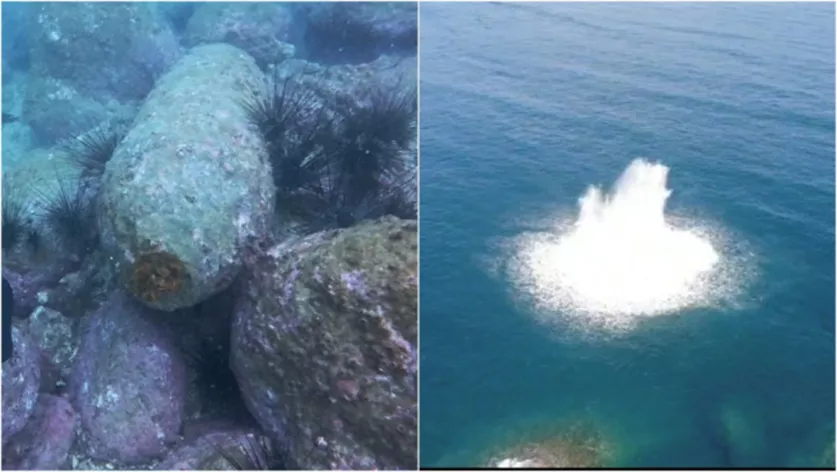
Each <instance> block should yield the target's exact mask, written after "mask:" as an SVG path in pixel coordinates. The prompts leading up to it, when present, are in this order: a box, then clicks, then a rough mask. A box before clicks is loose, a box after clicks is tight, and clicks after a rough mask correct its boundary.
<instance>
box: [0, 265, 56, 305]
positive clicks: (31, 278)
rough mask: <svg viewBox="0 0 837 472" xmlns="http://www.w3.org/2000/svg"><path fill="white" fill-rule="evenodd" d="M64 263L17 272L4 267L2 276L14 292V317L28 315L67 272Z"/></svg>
mask: <svg viewBox="0 0 837 472" xmlns="http://www.w3.org/2000/svg"><path fill="white" fill-rule="evenodd" d="M68 272H69V270H68V267H67V266H66V265H65V264H55V265H50V266H43V267H37V268H34V269H33V270H29V271H26V272H17V271H15V270H12V269H9V268H6V267H4V268H3V277H5V278H6V280H8V281H9V285H11V286H12V292H13V293H14V294H15V310H14V313H13V314H12V316H14V317H15V318H26V317H28V316H29V315H30V314H31V313H32V312H33V311H35V309H36V308H38V306H39V305H41V304H42V301H43V300H44V298H43V296H44V294H45V293H47V292H48V291H49V290H51V289H52V288H54V287H55V286H56V285H58V283H59V281H60V280H61V278H62V277H63V276H64V274H66V273H68Z"/></svg>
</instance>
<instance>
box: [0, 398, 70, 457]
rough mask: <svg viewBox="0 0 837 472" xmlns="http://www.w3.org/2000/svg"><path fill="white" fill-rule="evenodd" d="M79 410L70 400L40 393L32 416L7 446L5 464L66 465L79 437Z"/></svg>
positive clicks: (4, 455) (4, 450)
mask: <svg viewBox="0 0 837 472" xmlns="http://www.w3.org/2000/svg"><path fill="white" fill-rule="evenodd" d="M75 427H76V413H75V411H74V410H73V407H72V405H70V402H69V401H67V400H66V399H65V398H62V397H57V396H54V395H40V396H39V397H38V402H37V404H36V406H35V411H34V413H33V414H32V418H31V419H30V420H29V422H28V423H27V424H26V427H24V428H23V429H22V430H21V431H20V432H19V433H18V434H16V435H14V436H13V437H12V438H11V440H10V441H9V443H8V444H6V445H5V446H4V447H3V468H4V469H9V468H11V469H24V470H49V469H63V468H65V467H66V465H67V456H68V453H69V451H70V447H71V446H72V445H73V440H74V439H75Z"/></svg>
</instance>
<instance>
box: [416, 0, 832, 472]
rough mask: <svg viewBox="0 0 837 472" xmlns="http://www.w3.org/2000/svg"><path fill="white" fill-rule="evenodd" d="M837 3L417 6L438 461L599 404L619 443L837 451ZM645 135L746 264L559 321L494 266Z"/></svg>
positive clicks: (815, 455)
mask: <svg viewBox="0 0 837 472" xmlns="http://www.w3.org/2000/svg"><path fill="white" fill-rule="evenodd" d="M834 21H835V18H834V6H833V4H825V3H820V4H801V3H787V4H752V3H740V4H715V3H693V4H579V3H573V4H494V3H491V4H488V3H482V4H438V3H423V4H422V5H421V39H420V41H421V51H420V53H421V233H420V234H421V462H422V465H423V466H434V465H437V466H438V465H445V466H453V465H474V463H475V461H478V460H480V458H482V456H483V455H484V454H486V453H487V451H492V450H496V449H497V448H502V447H503V445H505V444H510V441H511V442H513V441H514V438H515V436H517V435H519V434H521V432H526V433H532V432H533V431H535V432H537V431H538V430H549V429H550V428H554V427H555V425H558V424H562V422H563V421H567V420H572V419H573V418H579V417H585V418H588V419H589V418H593V419H594V421H595V424H597V425H598V427H599V428H600V429H601V431H603V433H604V434H605V436H607V437H608V438H610V441H612V443H613V444H615V450H616V452H615V453H614V455H613V456H612V457H613V459H612V460H613V461H615V464H613V465H624V466H710V467H711V466H716V467H721V466H759V465H770V466H786V465H797V466H801V465H808V466H815V465H821V464H823V461H826V462H827V460H826V459H825V457H826V455H827V454H828V452H827V451H828V450H829V449H830V448H831V451H832V456H831V457H832V459H831V460H832V461H833V448H832V446H829V442H831V443H832V445H833V440H834V436H833V434H834V413H835V412H834V403H835V402H834V385H835V378H834V371H835V369H834V367H835V366H834V353H835V351H834V317H835V304H834V300H835V291H834V287H835V278H834V264H835V259H834V246H835V242H834V214H835V210H834V158H835V149H834V125H835V122H834ZM641 156H642V157H647V158H649V159H652V160H659V161H661V162H662V163H664V164H665V165H666V166H668V167H669V168H670V169H671V171H670V174H669V188H671V189H673V191H674V193H673V195H672V196H671V198H670V199H669V201H668V204H669V209H670V210H671V212H672V213H674V214H677V213H680V214H685V215H690V217H692V218H695V219H697V220H699V221H701V222H707V223H706V224H708V225H710V226H712V227H715V228H718V229H719V230H720V231H721V232H723V233H724V234H726V235H727V237H728V239H729V240H730V242H729V243H730V245H731V246H734V247H737V248H739V249H738V250H739V251H742V252H745V253H747V254H748V257H747V258H746V266H747V267H742V268H741V271H742V272H746V273H747V274H750V278H749V279H748V283H746V284H745V283H744V282H741V284H742V285H741V293H740V294H739V295H738V296H737V298H736V303H731V304H722V305H717V306H710V307H703V308H695V309H684V310H682V312H679V313H676V314H672V315H669V316H658V317H652V318H649V319H648V320H647V321H646V322H644V323H642V324H641V325H639V326H637V327H636V328H635V329H634V330H632V331H630V332H628V333H623V334H621V335H619V336H598V337H597V336H595V335H592V336H591V335H589V334H588V335H585V336H581V335H578V336H577V337H574V336H573V335H572V332H571V331H570V330H569V329H568V330H567V331H566V332H564V333H562V334H563V335H560V336H556V335H555V334H556V333H555V329H554V328H553V329H552V330H550V329H547V328H546V327H545V326H544V325H543V324H541V323H539V322H538V321H537V320H536V319H537V316H534V315H535V311H536V310H538V308H536V307H535V306H533V305H531V304H529V303H526V301H525V300H521V299H520V297H518V296H517V294H516V292H515V287H514V284H513V283H512V281H511V280H510V276H509V274H508V273H507V272H504V271H503V270H499V271H492V270H490V269H491V267H492V266H497V265H499V266H502V264H503V262H505V261H506V260H507V259H508V257H509V253H508V250H507V249H505V246H504V242H505V241H513V240H515V238H517V237H519V236H520V235H521V234H525V233H526V232H527V231H531V230H532V228H533V227H537V226H538V225H539V224H541V223H539V222H542V221H544V220H548V219H549V218H551V217H553V215H557V214H562V213H567V214H571V213H572V212H574V211H575V208H576V204H577V200H578V198H579V196H580V195H581V194H582V193H583V192H584V190H585V188H586V187H587V186H588V185H590V184H606V185H610V184H611V183H612V182H613V181H614V180H615V179H616V178H617V177H618V176H619V175H620V173H621V172H622V171H623V170H624V168H625V167H626V166H627V165H628V163H629V162H631V160H633V159H634V158H637V157H641ZM726 262H729V261H726ZM741 264H745V263H744V262H741ZM557 330H558V331H561V327H560V325H559V326H558V327H557ZM724 418H727V420H726V421H725V420H724ZM730 418H733V420H730ZM725 425H726V426H725ZM731 425H732V426H731ZM730 431H732V432H730ZM832 464H833V462H832Z"/></svg>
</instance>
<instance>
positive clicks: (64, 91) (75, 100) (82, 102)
mask: <svg viewBox="0 0 837 472" xmlns="http://www.w3.org/2000/svg"><path fill="white" fill-rule="evenodd" d="M30 77H31V78H30V84H29V86H28V87H27V89H26V97H25V99H24V105H23V120H24V121H25V122H26V124H27V125H28V126H30V127H31V129H32V132H33V134H34V136H35V140H36V141H37V142H38V143H40V144H44V145H52V144H54V143H57V142H59V141H61V140H63V139H66V138H70V137H75V136H76V135H78V134H80V133H83V132H85V131H87V130H88V128H89V124H90V123H99V122H101V121H103V120H109V119H114V120H119V121H128V120H129V119H130V118H132V117H133V116H134V114H136V110H137V105H136V103H137V102H124V103H123V102H119V101H116V100H111V99H107V98H103V97H98V96H95V95H91V94H90V93H85V92H83V91H81V90H78V89H77V88H76V87H75V86H74V85H73V84H72V83H70V82H67V81H66V80H62V79H58V78H55V77H50V76H37V75H34V74H33V75H31V76H30Z"/></svg>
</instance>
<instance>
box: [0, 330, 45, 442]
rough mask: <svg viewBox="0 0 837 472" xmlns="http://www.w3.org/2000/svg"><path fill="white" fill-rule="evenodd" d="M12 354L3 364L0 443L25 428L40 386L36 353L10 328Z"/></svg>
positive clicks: (27, 340)
mask: <svg viewBox="0 0 837 472" xmlns="http://www.w3.org/2000/svg"><path fill="white" fill-rule="evenodd" d="M12 341H13V342H14V346H15V351H14V355H13V356H12V357H11V358H10V359H7V360H6V361H5V362H3V444H6V442H7V441H8V440H9V439H10V438H11V436H12V435H14V434H16V433H17V432H18V431H20V430H21V429H23V427H24V426H26V422H27V421H28V420H29V417H30V415H31V414H32V411H33V410H34V409H35V403H36V401H37V400H38V389H39V388H40V385H41V368H40V365H41V364H40V360H41V357H40V351H39V350H38V348H37V346H35V343H33V342H32V340H31V339H30V338H29V335H28V334H27V333H26V332H25V331H24V330H21V329H19V328H18V327H17V326H15V327H13V328H12Z"/></svg>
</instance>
